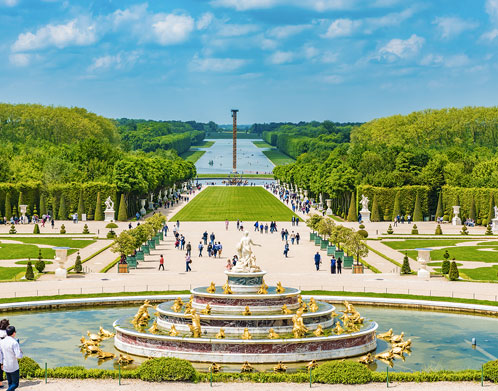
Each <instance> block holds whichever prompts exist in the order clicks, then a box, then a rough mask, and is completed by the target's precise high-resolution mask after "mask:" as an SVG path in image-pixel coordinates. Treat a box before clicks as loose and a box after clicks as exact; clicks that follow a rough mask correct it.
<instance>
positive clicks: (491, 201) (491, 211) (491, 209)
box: [488, 192, 495, 224]
mask: <svg viewBox="0 0 498 391" xmlns="http://www.w3.org/2000/svg"><path fill="white" fill-rule="evenodd" d="M493 198H494V197H493V193H492V192H489V211H488V224H491V220H493V218H494V217H495V210H494V206H495V202H494V199H493Z"/></svg>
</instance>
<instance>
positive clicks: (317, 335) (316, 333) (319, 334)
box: [313, 324, 325, 337]
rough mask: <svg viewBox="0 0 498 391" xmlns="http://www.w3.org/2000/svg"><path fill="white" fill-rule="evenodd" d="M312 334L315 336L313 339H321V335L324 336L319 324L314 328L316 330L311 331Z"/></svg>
mask: <svg viewBox="0 0 498 391" xmlns="http://www.w3.org/2000/svg"><path fill="white" fill-rule="evenodd" d="M313 334H314V335H315V337H321V336H322V335H323V334H325V333H324V332H323V327H322V325H321V324H319V325H318V327H317V328H316V330H315V331H313Z"/></svg>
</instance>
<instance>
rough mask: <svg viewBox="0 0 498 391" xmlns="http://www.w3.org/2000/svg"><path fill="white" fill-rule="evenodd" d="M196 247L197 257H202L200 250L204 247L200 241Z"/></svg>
mask: <svg viewBox="0 0 498 391" xmlns="http://www.w3.org/2000/svg"><path fill="white" fill-rule="evenodd" d="M197 247H198V248H199V257H202V250H203V249H204V246H203V245H202V242H199V246H197Z"/></svg>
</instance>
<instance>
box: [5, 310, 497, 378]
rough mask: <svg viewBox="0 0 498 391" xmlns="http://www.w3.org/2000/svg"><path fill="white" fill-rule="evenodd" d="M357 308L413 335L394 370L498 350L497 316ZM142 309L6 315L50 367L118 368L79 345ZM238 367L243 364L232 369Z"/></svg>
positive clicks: (451, 364) (109, 347)
mask: <svg viewBox="0 0 498 391" xmlns="http://www.w3.org/2000/svg"><path fill="white" fill-rule="evenodd" d="M337 307H338V310H341V309H342V308H340V307H341V306H337ZM357 309H358V311H360V313H361V314H362V316H364V317H365V318H366V319H369V320H375V321H376V322H377V323H378V324H379V329H378V332H379V333H382V332H384V331H387V330H388V329H389V328H393V330H394V333H395V334H400V333H401V332H402V331H403V332H404V333H405V339H408V338H411V339H412V342H413V344H412V346H413V349H412V354H411V356H407V357H406V361H405V362H403V361H401V360H399V359H398V360H395V361H394V368H393V370H394V371H410V372H411V371H419V370H424V369H447V370H460V369H480V367H481V364H483V363H485V362H487V361H490V360H493V359H496V357H497V356H498V338H497V337H496V336H497V330H498V319H497V318H492V317H483V316H474V315H462V314H458V313H441V312H431V311H415V310H406V309H395V308H381V307H360V306H358V307H357ZM136 310H137V306H135V307H124V306H123V307H119V306H117V307H96V308H82V309H72V310H62V311H57V310H52V311H29V312H15V313H5V314H4V315H2V316H5V317H7V318H9V320H10V323H11V324H12V325H15V326H16V328H17V332H18V333H17V336H18V338H19V339H20V342H21V348H22V350H23V352H24V354H25V355H27V356H29V357H32V358H33V359H35V360H36V361H37V362H38V363H40V365H42V366H43V364H44V363H45V362H47V363H48V365H49V367H55V366H67V365H83V366H85V367H87V368H107V369H112V368H113V367H114V365H115V364H114V361H113V360H110V361H106V362H101V363H100V364H99V362H98V360H97V358H95V357H88V358H87V359H85V358H84V356H83V354H82V353H81V352H80V349H79V347H78V345H79V339H80V338H81V336H82V335H84V336H85V337H86V332H87V330H89V331H90V332H97V331H98V329H99V326H102V327H104V328H105V329H107V330H112V324H113V322H114V321H115V320H116V319H119V318H123V317H129V316H133V315H134V313H135V312H136ZM152 312H153V311H152V310H151V314H152ZM473 337H475V338H476V339H477V348H476V349H473V348H472V345H471V342H470V341H471V340H472V338H473ZM378 342H379V343H378V347H377V352H378V353H379V352H383V351H385V350H387V348H388V345H387V343H386V342H384V341H381V340H378ZM102 350H103V351H107V352H114V353H116V354H119V352H118V351H116V350H115V349H114V346H113V339H112V338H111V339H109V340H106V341H104V343H103V344H102ZM139 362H140V360H139V361H138V363H139ZM196 366H198V365H197V364H196ZM302 366H303V365H302V364H299V365H298V367H302ZM201 367H203V366H202V365H201ZM385 367H386V366H385V364H383V363H381V362H379V361H377V363H376V364H375V365H374V367H372V369H377V370H379V371H385ZM238 368H240V366H235V367H233V368H231V369H232V370H237V369H238ZM268 368H270V367H268ZM229 369H230V368H229Z"/></svg>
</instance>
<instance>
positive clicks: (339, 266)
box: [337, 257, 342, 274]
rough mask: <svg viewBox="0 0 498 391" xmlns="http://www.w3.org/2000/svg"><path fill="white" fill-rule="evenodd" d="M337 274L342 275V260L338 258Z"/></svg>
mask: <svg viewBox="0 0 498 391" xmlns="http://www.w3.org/2000/svg"><path fill="white" fill-rule="evenodd" d="M337 274H342V259H341V257H339V259H338V260H337Z"/></svg>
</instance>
